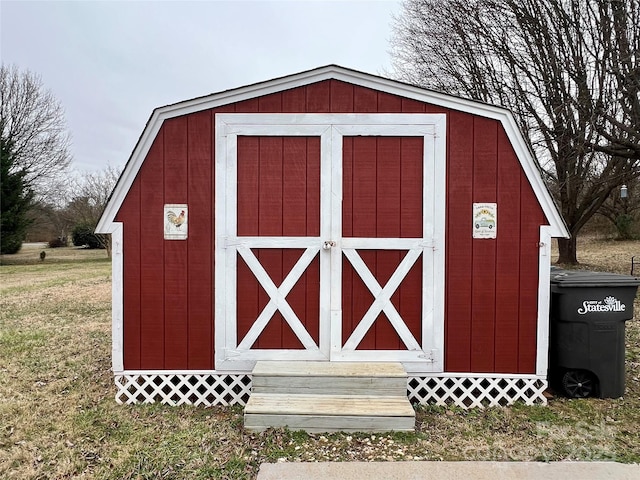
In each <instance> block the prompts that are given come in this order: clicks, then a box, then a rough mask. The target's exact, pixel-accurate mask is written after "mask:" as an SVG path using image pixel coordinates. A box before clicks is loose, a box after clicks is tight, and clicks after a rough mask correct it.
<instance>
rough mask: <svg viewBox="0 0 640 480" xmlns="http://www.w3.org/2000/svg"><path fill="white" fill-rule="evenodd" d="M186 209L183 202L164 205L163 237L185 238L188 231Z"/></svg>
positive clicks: (170, 238) (171, 238) (166, 238)
mask: <svg viewBox="0 0 640 480" xmlns="http://www.w3.org/2000/svg"><path fill="white" fill-rule="evenodd" d="M187 227H188V209H187V205H186V204H185V203H170V204H166V205H165V206H164V239H165V240H186V239H187V231H188V228H187Z"/></svg>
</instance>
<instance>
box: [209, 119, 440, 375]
mask: <svg viewBox="0 0 640 480" xmlns="http://www.w3.org/2000/svg"><path fill="white" fill-rule="evenodd" d="M444 127H445V117H444V115H427V114H410V115H409V114H371V115H351V114H218V115H217V119H216V195H215V197H216V208H215V210H216V220H215V232H216V233H215V235H216V242H215V243H216V246H215V249H216V252H215V322H216V325H215V338H216V369H217V370H236V371H246V370H250V369H251V368H252V366H253V365H254V363H255V362H256V361H257V360H283V361H304V360H327V361H401V362H403V363H404V364H405V366H406V367H407V368H408V369H409V370H416V371H441V370H442V347H443V338H444V335H443V316H444V314H443V310H444V306H443V302H444V298H443V297H444V293H443V292H444V184H445V178H444V165H445V158H444V145H445V139H444V135H445V128H444Z"/></svg>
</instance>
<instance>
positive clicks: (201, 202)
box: [116, 80, 548, 373]
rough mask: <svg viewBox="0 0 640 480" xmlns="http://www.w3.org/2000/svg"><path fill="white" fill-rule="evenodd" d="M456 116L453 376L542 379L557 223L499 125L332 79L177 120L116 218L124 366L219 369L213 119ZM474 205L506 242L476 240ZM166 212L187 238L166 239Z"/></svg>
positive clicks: (448, 337) (449, 279)
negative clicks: (547, 276)
mask: <svg viewBox="0 0 640 480" xmlns="http://www.w3.org/2000/svg"><path fill="white" fill-rule="evenodd" d="M216 112H227V113H230V112H236V113H251V112H263V113H280V112H282V113H287V112H288V113H325V112H333V113H366V112H375V113H411V112H416V113H446V114H447V115H448V116H447V129H448V132H447V199H446V201H447V207H446V208H447V217H446V218H447V220H446V222H447V225H446V242H447V245H446V299H445V371H448V372H477V373H480V372H487V373H491V372H495V373H535V361H536V319H537V294H538V292H537V289H538V245H537V244H538V241H539V227H540V225H544V224H547V223H548V222H547V220H546V219H545V218H544V214H543V212H542V209H541V207H540V205H539V203H538V201H537V199H536V197H535V194H534V192H533V190H532V188H531V187H530V185H529V183H528V181H527V179H526V176H525V175H524V173H523V171H522V169H521V167H520V165H519V162H518V159H517V158H516V155H515V153H514V151H513V149H512V147H511V145H510V143H509V140H508V138H507V136H506V134H505V132H504V130H503V128H502V126H501V124H500V123H499V122H498V121H495V120H490V119H486V118H482V117H477V116H473V115H471V114H467V113H462V112H458V111H452V110H448V109H444V108H441V107H434V106H432V105H429V104H425V103H422V102H419V101H416V100H412V99H406V98H401V97H398V96H394V95H390V94H387V93H384V92H378V91H375V90H371V89H367V88H363V87H359V86H354V85H351V84H348V83H344V82H340V81H337V80H327V81H323V82H318V83H315V84H312V85H308V86H305V87H300V88H295V89H291V90H287V91H285V92H280V93H276V94H271V95H266V96H263V97H259V98H255V99H251V100H247V101H243V102H238V103H235V104H230V105H227V106H225V107H223V108H218V109H212V110H206V111H203V112H198V113H195V114H191V115H187V116H183V117H177V118H173V119H170V120H167V121H165V122H164V124H163V125H162V127H161V129H160V131H159V133H158V135H157V137H156V139H155V141H154V143H153V146H152V148H151V150H150V151H149V153H148V155H147V158H146V159H145V161H144V162H143V165H142V167H141V169H140V171H139V173H138V175H137V177H136V179H135V181H134V182H133V185H132V187H131V190H130V191H129V193H128V195H127V197H126V199H125V201H124V203H123V204H122V207H121V209H120V211H119V212H118V215H117V217H116V221H118V222H123V223H124V242H123V245H124V262H125V265H124V367H125V370H137V369H145V370H147V369H175V370H179V369H206V370H210V369H213V368H214V365H213V345H214V339H213V335H214V319H213V309H212V307H213V289H214V285H213V272H214V259H213V255H212V252H213V238H214V235H215V232H214V231H213V198H214V191H213V188H214V185H215V181H214V171H213V168H212V166H213V165H214V146H213V138H214V137H215V132H214V123H215V122H214V121H213V119H214V115H215V113H216ZM473 202H496V203H497V204H498V219H499V222H498V236H497V239H496V240H480V239H476V240H474V239H472V210H471V206H472V203H473ZM166 203H187V204H188V205H189V238H188V240H186V241H165V240H164V239H163V223H162V221H163V219H162V218H161V216H159V215H158V214H157V213H156V212H159V211H160V212H161V211H162V208H163V205H164V204H166Z"/></svg>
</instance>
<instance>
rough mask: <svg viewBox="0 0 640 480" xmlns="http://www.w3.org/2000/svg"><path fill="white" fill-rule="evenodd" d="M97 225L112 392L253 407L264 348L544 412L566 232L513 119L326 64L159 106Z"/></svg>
mask: <svg viewBox="0 0 640 480" xmlns="http://www.w3.org/2000/svg"><path fill="white" fill-rule="evenodd" d="M97 231H98V232H101V233H111V234H112V238H113V371H114V375H115V382H116V385H117V387H118V393H117V396H116V399H117V400H118V401H119V402H127V403H134V402H142V401H162V402H166V403H170V404H179V403H195V404H205V405H209V404H216V403H222V404H228V403H245V402H246V401H247V399H248V396H249V394H250V387H251V373H252V369H253V368H254V366H255V364H256V362H257V361H259V360H275V361H282V362H291V363H295V362H307V361H311V360H313V361H326V362H345V361H350V362H380V361H390V362H401V363H402V365H403V366H404V368H405V369H406V371H407V372H408V385H407V387H408V394H409V398H410V399H412V400H415V401H419V402H439V403H443V402H455V403H457V404H458V405H461V406H470V405H479V404H481V403H484V404H487V403H489V404H506V403H511V402H513V401H514V400H517V399H521V400H524V401H526V402H528V403H544V402H545V397H544V396H543V395H542V392H543V391H544V389H545V388H546V385H547V380H546V379H547V350H548V348H547V347H548V310H549V266H550V242H551V238H552V237H558V236H563V237H564V236H567V235H568V233H567V230H566V228H565V226H564V223H563V221H562V219H561V217H560V215H559V214H558V211H557V209H556V208H555V206H554V203H553V201H552V199H551V197H550V195H549V193H548V192H547V190H546V189H545V186H544V184H543V182H542V179H541V176H540V174H539V170H538V167H537V165H536V163H535V161H534V159H533V158H532V155H531V154H530V152H529V150H528V149H527V146H526V144H525V142H524V141H523V139H522V137H521V135H520V133H519V131H518V129H517V126H516V124H515V122H514V119H513V117H512V115H511V114H510V113H509V112H508V111H506V110H504V109H501V108H497V107H495V106H491V105H485V104H481V103H477V102H472V101H469V100H464V99H461V98H456V97H452V96H448V95H444V94H440V93H436V92H432V91H428V90H424V89H421V88H417V87H414V86H410V85H406V84H403V83H400V82H397V81H392V80H388V79H384V78H380V77H377V76H373V75H369V74H365V73H361V72H356V71H353V70H349V69H345V68H342V67H338V66H326V67H321V68H318V69H315V70H311V71H306V72H302V73H298V74H294V75H290V76H287V77H283V78H277V79H274V80H269V81H265V82H262V83H258V84H254V85H249V86H245V87H241V88H237V89H233V90H228V91H224V92H220V93H215V94H212V95H209V96H206V97H201V98H196V99H192V100H187V101H184V102H180V103H177V104H173V105H169V106H166V107H160V108H158V109H156V110H155V111H154V112H153V114H152V115H151V118H150V120H149V122H148V123H147V125H146V127H145V129H144V131H143V133H142V136H141V137H140V140H139V142H138V144H137V145H136V147H135V150H134V151H133V154H132V155H131V158H130V160H129V162H128V163H127V165H126V167H125V170H124V172H123V174H122V176H121V178H120V180H119V182H118V184H117V186H116V188H115V190H114V192H113V194H112V197H111V199H110V201H109V203H108V205H107V208H106V210H105V212H104V214H103V216H102V218H101V220H100V222H99V224H98V228H97Z"/></svg>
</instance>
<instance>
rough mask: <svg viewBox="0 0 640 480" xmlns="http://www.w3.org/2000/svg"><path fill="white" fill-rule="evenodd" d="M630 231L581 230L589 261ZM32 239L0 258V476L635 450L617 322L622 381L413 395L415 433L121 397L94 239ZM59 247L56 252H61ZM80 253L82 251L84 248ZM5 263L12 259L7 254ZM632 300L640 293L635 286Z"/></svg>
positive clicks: (621, 260)
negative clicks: (510, 395)
mask: <svg viewBox="0 0 640 480" xmlns="http://www.w3.org/2000/svg"><path fill="white" fill-rule="evenodd" d="M639 247H640V243H639V242H603V241H601V240H588V241H582V242H581V249H580V254H579V258H580V259H581V260H582V261H584V262H585V263H587V264H588V265H589V266H590V267H591V268H595V269H599V270H610V271H617V272H626V271H627V264H628V262H629V259H630V256H631V255H632V254H638V255H640V248H639ZM64 250H65V249H56V250H55V252H56V253H55V255H54V254H51V258H50V256H49V254H47V259H45V262H40V261H39V259H38V260H37V261H36V260H34V255H35V254H36V253H39V250H37V249H34V251H32V252H30V251H29V249H26V251H23V252H22V253H21V254H20V255H24V257H23V259H22V263H21V261H20V259H19V258H18V257H12V258H11V259H7V258H2V259H1V262H2V264H3V266H1V267H0V478H8V479H27V478H29V479H32V478H35V479H48V478H80V477H82V478H98V479H120V478H131V479H134V478H135V479H138V478H168V479H171V478H175V479H183V478H193V479H210V478H228V479H240V478H253V477H255V475H256V473H257V469H258V467H259V465H260V463H262V462H277V461H293V462H295V461H328V460H330V461H347V460H362V461H401V460H537V461H551V460H617V461H623V462H640V326H639V324H638V322H637V321H631V322H628V324H627V391H626V395H625V397H624V398H621V399H614V400H599V399H586V400H567V399H563V398H551V399H550V400H549V406H548V407H539V406H538V407H526V406H524V405H515V406H513V407H510V408H489V409H485V410H478V409H476V410H468V411H465V410H460V409H457V408H442V407H421V408H418V410H417V432H416V433H414V434H400V433H397V434H383V435H377V434H376V435H371V434H342V433H336V434H330V435H329V434H327V435H307V434H305V433H302V432H290V431H287V430H270V431H267V432H264V433H255V434H249V433H247V432H245V431H244V430H243V428H242V409H241V408H239V407H233V408H223V407H215V408H202V407H168V406H162V405H137V406H122V405H117V404H116V403H115V401H114V395H115V387H114V385H113V378H112V374H111V372H110V362H111V360H110V354H111V352H110V350H111V339H110V329H111V325H110V320H111V319H110V288H111V284H110V264H109V263H108V262H107V261H106V260H104V257H103V255H104V252H103V251H102V252H97V253H98V254H97V255H96V252H95V251H89V250H78V249H67V251H66V252H65V251H64ZM58 252H60V253H58ZM83 255H86V257H85V256H83ZM9 264H12V265H9ZM635 308H636V312H640V302H639V301H638V299H636V305H635Z"/></svg>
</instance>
